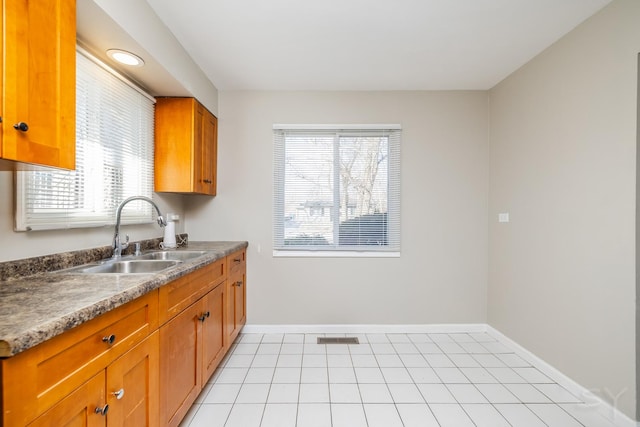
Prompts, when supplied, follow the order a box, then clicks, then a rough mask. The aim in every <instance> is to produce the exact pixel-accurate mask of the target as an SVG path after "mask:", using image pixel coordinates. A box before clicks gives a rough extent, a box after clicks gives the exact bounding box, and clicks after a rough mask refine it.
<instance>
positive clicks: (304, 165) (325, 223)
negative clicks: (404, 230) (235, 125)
mask: <svg viewBox="0 0 640 427" xmlns="http://www.w3.org/2000/svg"><path fill="white" fill-rule="evenodd" d="M400 133H401V131H400V127H399V126H397V125H384V126H295V125H274V145H275V149H274V174H275V176H274V195H275V197H274V242H273V248H274V254H275V255H302V256H304V255H305V254H309V253H311V252H310V251H312V254H313V255H331V256H333V255H340V254H343V255H347V254H354V253H357V254H363V253H366V254H368V255H371V256H375V255H376V254H377V255H382V256H394V255H397V254H398V253H399V251H400Z"/></svg>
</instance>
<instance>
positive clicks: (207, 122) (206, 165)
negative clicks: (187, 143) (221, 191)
mask: <svg viewBox="0 0 640 427" xmlns="http://www.w3.org/2000/svg"><path fill="white" fill-rule="evenodd" d="M203 110H204V111H203V115H202V147H201V153H202V158H201V161H202V175H201V181H202V187H201V188H200V192H201V193H203V194H208V195H210V196H215V195H216V165H217V157H218V119H216V116H214V115H213V114H211V113H210V112H209V111H207V110H206V109H204V108H203Z"/></svg>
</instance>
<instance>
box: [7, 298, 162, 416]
mask: <svg viewBox="0 0 640 427" xmlns="http://www.w3.org/2000/svg"><path fill="white" fill-rule="evenodd" d="M157 327H158V293H157V291H152V292H150V293H148V294H146V295H144V296H142V297H140V298H138V299H136V300H134V301H131V302H130V303H127V304H125V305H123V306H121V307H118V308H116V309H114V310H112V311H109V312H108V313H105V314H103V315H101V316H99V317H97V318H95V319H93V320H90V321H88V322H86V323H83V324H82V325H79V326H78V327H76V328H73V329H70V330H69V331H67V332H64V333H63V334H61V335H59V336H57V337H55V338H52V339H51V340H48V341H45V342H44V343H42V344H39V345H37V346H35V347H33V348H31V349H29V350H27V351H25V352H23V353H20V354H18V355H16V356H14V357H10V358H8V359H4V360H3V361H2V381H3V389H4V390H5V393H4V394H3V396H2V399H3V402H2V407H3V417H4V425H24V424H25V423H26V421H27V417H28V419H33V418H34V417H35V416H37V415H40V414H42V413H43V412H44V411H45V410H47V409H48V408H50V407H52V406H53V405H54V404H55V403H57V402H58V401H60V399H62V398H64V397H65V396H67V395H68V394H69V393H71V392H72V391H73V390H75V389H77V388H78V387H79V386H80V385H82V384H83V383H84V382H86V381H87V380H88V379H89V378H91V377H92V376H94V375H95V374H96V373H98V372H99V371H101V370H103V369H104V367H105V366H107V365H108V364H109V363H111V362H112V361H113V360H115V359H116V358H118V357H119V356H121V355H122V354H124V353H125V352H126V351H127V350H129V349H130V348H131V347H133V346H134V345H135V344H137V343H138V342H140V341H142V340H143V339H144V338H145V337H147V336H148V335H149V334H150V333H152V332H153V331H154V330H155V329H157Z"/></svg>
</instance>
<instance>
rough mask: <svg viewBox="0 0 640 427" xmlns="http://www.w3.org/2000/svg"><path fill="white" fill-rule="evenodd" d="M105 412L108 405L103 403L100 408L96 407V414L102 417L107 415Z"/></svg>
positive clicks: (107, 409)
mask: <svg viewBox="0 0 640 427" xmlns="http://www.w3.org/2000/svg"><path fill="white" fill-rule="evenodd" d="M107 412H109V405H104V406H103V407H102V408H101V407H99V406H98V407H97V408H96V414H100V415H102V416H103V417H104V416H105V415H107Z"/></svg>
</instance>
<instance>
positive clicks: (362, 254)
mask: <svg viewBox="0 0 640 427" xmlns="http://www.w3.org/2000/svg"><path fill="white" fill-rule="evenodd" d="M273 257H274V258H400V252H376V251H283V250H274V251H273Z"/></svg>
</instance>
